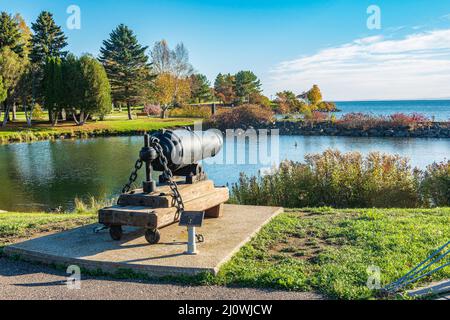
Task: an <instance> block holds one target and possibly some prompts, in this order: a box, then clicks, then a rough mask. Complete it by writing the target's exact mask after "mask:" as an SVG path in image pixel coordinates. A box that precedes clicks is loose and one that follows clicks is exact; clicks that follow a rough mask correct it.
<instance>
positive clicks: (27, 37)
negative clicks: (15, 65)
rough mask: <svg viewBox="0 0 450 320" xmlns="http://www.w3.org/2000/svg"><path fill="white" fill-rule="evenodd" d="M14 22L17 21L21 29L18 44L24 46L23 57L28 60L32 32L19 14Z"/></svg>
mask: <svg viewBox="0 0 450 320" xmlns="http://www.w3.org/2000/svg"><path fill="white" fill-rule="evenodd" d="M14 21H16V23H17V27H18V28H19V33H20V38H19V41H18V44H19V46H22V51H21V56H22V57H23V58H26V59H28V56H29V54H30V49H31V36H32V34H31V30H30V28H29V27H28V25H27V23H26V22H25V20H24V19H23V17H22V16H21V15H20V14H19V13H17V14H16V15H15V16H14Z"/></svg>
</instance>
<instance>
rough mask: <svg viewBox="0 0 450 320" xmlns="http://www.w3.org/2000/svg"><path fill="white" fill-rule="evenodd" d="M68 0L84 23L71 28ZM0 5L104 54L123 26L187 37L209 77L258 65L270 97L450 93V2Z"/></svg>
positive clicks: (171, 38) (54, 0)
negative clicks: (41, 18) (51, 22)
mask: <svg viewBox="0 0 450 320" xmlns="http://www.w3.org/2000/svg"><path fill="white" fill-rule="evenodd" d="M71 5H76V6H78V7H79V9H80V22H81V25H80V29H69V28H68V25H67V20H68V18H69V17H70V15H71V13H67V9H68V7H69V6H71ZM372 5H375V6H377V7H376V8H377V9H379V15H378V14H377V15H376V16H374V13H378V12H374V11H370V12H369V13H368V8H369V7H370V6H372ZM0 10H1V11H7V12H9V13H16V12H19V13H21V14H22V16H23V17H24V18H25V20H26V21H27V22H28V23H29V24H31V22H33V21H35V19H36V17H37V16H38V14H39V12H41V11H42V10H47V11H50V12H52V13H53V14H54V18H55V20H56V22H57V23H58V24H59V25H61V26H62V28H63V30H64V32H65V33H66V35H67V36H68V43H69V46H68V50H69V51H71V52H73V53H75V54H78V55H79V54H82V53H91V54H94V55H98V54H99V49H100V47H101V45H102V41H103V40H105V39H107V38H108V36H109V33H110V32H111V31H112V30H113V29H114V28H115V27H116V26H117V25H118V24H120V23H124V24H126V25H128V26H129V27H130V28H131V29H133V30H134V31H135V33H136V35H137V37H138V40H139V42H140V43H141V44H143V45H145V46H149V48H151V47H152V46H153V44H154V43H155V42H156V41H158V40H161V39H166V40H167V41H168V42H169V45H171V46H175V45H176V44H177V43H178V42H183V43H184V44H185V46H186V47H187V48H188V49H189V53H190V60H191V63H192V64H193V66H194V67H195V69H196V71H198V72H200V73H203V74H205V75H206V76H207V77H208V78H209V79H210V81H211V82H213V81H214V78H215V77H216V75H217V74H218V73H219V72H222V73H228V72H230V73H235V72H237V71H239V70H252V71H253V72H255V74H256V75H257V76H258V77H259V78H260V79H261V82H262V83H263V90H264V93H265V94H266V95H267V96H269V97H272V96H274V95H275V93H276V92H278V91H282V90H292V91H294V92H295V93H301V92H303V91H305V90H308V89H309V88H310V87H311V86H312V85H313V84H317V85H319V87H320V88H321V89H322V92H323V95H324V97H325V99H327V100H334V101H350V100H389V99H392V100H400V99H438V98H450V1H449V0H371V1H366V0H334V1H332V0H315V1H311V0H310V1H303V0H284V1H283V0H279V1H275V0H272V1H269V0H258V1H256V0H214V1H213V0H203V1H201V0H128V1H111V0H109V1H106V0H95V1H91V0H72V1H66V0H0ZM378 18H379V19H378ZM368 20H369V22H371V23H372V24H370V26H371V27H370V28H369V26H368ZM374 22H375V24H373V23H374ZM378 22H379V25H377V23H378ZM373 26H376V27H378V26H379V28H375V29H374V28H373Z"/></svg>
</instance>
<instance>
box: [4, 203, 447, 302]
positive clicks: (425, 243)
mask: <svg viewBox="0 0 450 320" xmlns="http://www.w3.org/2000/svg"><path fill="white" fill-rule="evenodd" d="M95 221H96V216H95V215H94V214H92V213H91V214H82V213H80V214H75V213H72V214H50V213H2V214H0V250H1V246H2V245H5V244H7V243H11V242H13V241H17V240H18V239H20V238H22V237H26V236H30V235H32V234H35V233H39V232H43V231H50V230H55V231H59V230H64V229H69V228H73V227H76V226H79V225H84V224H89V223H93V222H95ZM449 236H450V208H437V209H364V210H356V209H355V210H337V209H331V208H319V209H303V210H300V209H295V210H287V212H286V213H284V214H281V215H279V216H278V217H277V218H275V219H274V220H273V221H272V222H271V223H269V224H268V225H266V226H265V227H264V228H263V230H262V231H261V232H260V233H259V234H258V235H257V236H256V237H255V238H254V239H253V240H252V241H251V242H249V243H248V244H247V245H245V246H244V247H243V248H242V249H241V250H240V251H239V252H238V253H237V254H236V255H235V256H234V257H233V258H232V260H231V261H230V262H228V263H227V264H225V265H224V266H223V267H222V268H221V270H220V272H219V274H218V276H217V277H214V276H212V275H209V274H204V275H202V276H197V277H182V278H177V277H175V278H166V279H160V280H162V281H164V280H166V281H170V282H177V283H187V284H190V285H205V284H210V285H211V284H215V285H229V286H245V287H262V288H277V289H285V290H295V291H317V292H319V293H322V294H324V295H325V296H326V297H329V298H338V299H371V298H376V297H377V294H378V292H377V291H372V290H370V289H368V287H367V285H366V283H367V280H368V273H367V269H368V267H370V266H377V267H379V268H380V270H381V285H385V284H388V283H390V282H392V281H393V280H396V279H398V278H399V277H401V276H403V275H404V274H405V273H406V272H407V271H409V270H410V269H411V268H412V267H414V266H415V265H416V264H417V263H419V262H420V261H422V260H424V259H425V258H427V257H428V256H429V255H430V254H431V253H432V252H433V251H434V250H435V249H436V248H438V247H439V246H441V245H442V244H444V243H446V242H447V241H448V240H449ZM91 273H92V272H91ZM92 274H94V275H95V272H94V273H92ZM98 275H108V276H109V274H107V273H104V272H101V271H98ZM114 277H116V278H121V279H123V278H130V279H134V278H139V279H149V278H148V277H147V276H145V275H139V274H134V273H133V272H130V271H126V270H124V271H123V272H121V273H119V274H116V275H114ZM449 277H450V268H446V269H444V270H442V271H441V272H439V273H438V274H436V275H434V276H433V277H432V278H426V279H423V280H424V281H423V282H429V281H435V280H442V279H444V278H449ZM417 285H419V284H417ZM417 285H416V286H417Z"/></svg>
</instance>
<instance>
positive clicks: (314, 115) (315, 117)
mask: <svg viewBox="0 0 450 320" xmlns="http://www.w3.org/2000/svg"><path fill="white" fill-rule="evenodd" d="M304 118H305V120H309V121H312V122H324V121H327V120H329V114H328V113H326V112H321V111H311V112H310V113H305V114H304Z"/></svg>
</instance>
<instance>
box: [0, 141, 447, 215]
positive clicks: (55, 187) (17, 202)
mask: <svg viewBox="0 0 450 320" xmlns="http://www.w3.org/2000/svg"><path fill="white" fill-rule="evenodd" d="M141 147H142V137H111V138H97V139H89V140H70V141H69V140H66V141H56V142H50V141H43V142H37V143H32V144H11V145H3V146H0V209H3V210H8V211H12V210H16V211H17V210H23V211H37V210H48V209H51V208H56V207H58V206H63V207H64V208H66V209H70V208H71V207H72V206H73V200H74V198H75V197H77V196H78V197H81V198H87V197H89V196H94V197H95V198H111V197H113V196H116V195H117V194H118V193H119V192H120V190H121V188H122V186H123V184H124V183H125V182H126V181H127V179H128V176H129V174H130V171H131V169H132V167H133V165H134V162H135V161H136V159H137V156H138V152H139V150H140V148H141ZM237 148H243V149H245V150H247V151H248V149H249V145H248V143H247V144H246V143H242V142H240V144H238V146H237ZM252 148H253V146H252ZM252 148H250V149H252ZM328 148H333V149H338V150H341V151H343V152H348V151H360V152H362V153H364V154H367V153H368V152H371V151H381V152H385V153H391V154H400V155H402V156H406V157H409V158H410V159H411V163H412V165H413V166H417V167H419V168H425V167H426V166H427V165H429V164H431V163H433V162H434V161H443V160H445V159H446V158H449V156H450V140H448V139H446V140H443V139H394V138H389V139H388V138H352V137H303V136H283V137H280V140H279V147H278V149H279V157H278V159H279V160H284V159H290V160H296V161H303V159H304V156H305V155H306V154H310V153H318V152H323V151H324V150H326V149H328ZM252 150H253V149H252ZM252 152H253V151H252ZM224 154H225V153H224V152H222V153H221V154H219V155H218V156H217V157H216V160H217V162H221V159H223V157H224ZM267 167H270V165H267V164H236V163H232V164H211V163H206V164H205V168H206V172H207V173H208V176H209V177H210V178H211V179H213V180H214V181H215V182H216V184H217V185H226V184H231V183H234V182H236V181H237V180H238V178H239V173H240V172H246V173H247V174H250V175H253V174H258V171H259V170H260V169H264V168H267ZM141 174H142V173H141ZM138 181H139V183H140V181H142V176H140V177H139V179H138Z"/></svg>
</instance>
